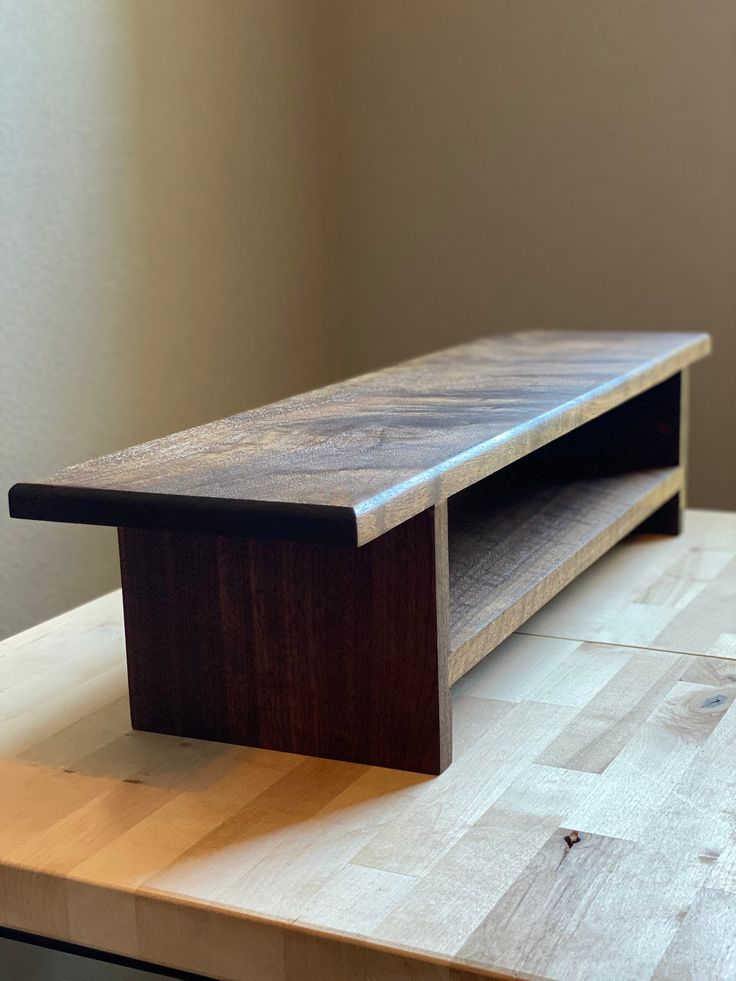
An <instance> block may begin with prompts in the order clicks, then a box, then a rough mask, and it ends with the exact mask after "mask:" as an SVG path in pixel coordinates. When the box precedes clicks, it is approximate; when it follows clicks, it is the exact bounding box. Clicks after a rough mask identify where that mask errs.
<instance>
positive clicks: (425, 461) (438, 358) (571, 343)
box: [10, 331, 710, 545]
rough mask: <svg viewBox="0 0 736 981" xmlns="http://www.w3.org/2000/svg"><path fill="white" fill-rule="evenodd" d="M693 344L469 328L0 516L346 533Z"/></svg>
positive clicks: (675, 336)
mask: <svg viewBox="0 0 736 981" xmlns="http://www.w3.org/2000/svg"><path fill="white" fill-rule="evenodd" d="M709 349H710V341H709V338H708V336H707V335H706V334H686V333H631V332H623V333H602V332H590V333H577V332H562V331H559V332H529V333H519V334H512V335H508V336H501V337H492V338H484V339H481V340H477V341H475V342H473V343H470V344H464V345H461V346H459V347H455V348H451V349H449V350H447V351H441V352H438V353H436V354H431V355H428V356H426V357H423V358H417V359H416V360H413V361H408V362H406V363H404V364H401V365H397V366H395V367H392V368H388V369H384V370H382V371H377V372H374V373H372V374H368V375H363V376H362V377H360V378H355V379H352V380H350V381H346V382H343V383H341V384H337V385H332V386H329V387H327V388H323V389H319V390H317V391H314V392H309V393H307V394H304V395H297V396H295V397H293V398H289V399H285V400H284V401H282V402H277V403H275V404H273V405H267V406H264V407H262V408H259V409H252V410H250V411H248V412H242V413H239V414H237V415H234V416H230V417H229V418H227V419H221V420H218V421H216V422H210V423H207V424H206V425H203V426H198V427H196V428H194V429H189V430H186V431H184V432H180V433H175V434H174V435H171V436H166V437H164V438H162V439H157V440H153V441H152V442H150V443H144V444H142V445H140V446H135V447H132V448H130V449H127V450H122V451H121V452H118V453H112V454H109V455H107V456H103V457H99V458H97V459H95V460H90V461H88V462H87V463H81V464H78V465H76V466H71V467H67V468H65V469H64V470H61V471H60V472H59V473H57V474H55V475H54V476H53V477H50V478H49V479H48V480H44V481H40V482H36V483H23V484H17V485H16V486H15V487H14V488H13V489H12V490H11V494H10V506H11V514H13V515H14V516H15V517H21V518H41V519H46V520H53V521H73V522H81V523H84V524H102V525H116V526H120V527H138V528H168V529H172V530H176V529H185V530H190V531H213V532H219V533H230V534H241V535H248V536H257V537H278V538H287V539H288V538H291V539H305V540H317V541H325V542H329V541H333V542H340V543H343V544H356V545H361V544H363V543H365V542H368V541H370V540H371V539H373V538H375V537H377V536H378V535H380V534H382V533H383V532H385V531H387V530H388V529H389V528H392V527H395V526H396V525H398V524H400V523H401V522H403V521H405V520H407V518H410V517H412V516H413V515H415V514H418V513H419V512H420V511H423V510H424V509H425V508H427V507H430V506H431V505H433V504H436V503H438V502H439V501H443V500H445V499H446V498H448V497H449V496H450V495H452V494H455V493H456V492H458V491H460V490H462V489H463V488H465V487H467V486H469V485H470V484H472V483H475V482H476V481H478V480H480V479H482V478H483V477H485V476H487V475H488V474H490V473H493V472H494V471H496V470H499V469H500V468H501V467H504V466H506V465H507V464H509V463H512V462H513V461H514V460H517V459H519V458H520V457H522V456H524V455H525V454H527V453H529V452H530V451H532V450H534V449H536V448H538V447H540V446H542V445H544V444H545V443H548V442H550V441H551V440H553V439H555V438H556V437H558V436H561V435H563V434H564V433H566V432H569V431H570V430H571V429H574V428H576V427H577V426H579V425H581V424H582V423H584V422H587V421H588V420H589V419H592V418H594V417H596V416H598V415H600V414H601V413H603V412H605V411H606V410H608V409H611V408H613V407H615V406H617V405H619V404H621V403H622V402H624V401H626V400H627V399H629V398H632V397H633V396H635V395H638V394H639V393H641V392H642V391H644V390H645V389H647V388H650V387H652V386H653V385H655V384H657V383H658V382H660V381H663V380H664V379H666V378H668V377H670V376H671V375H673V374H675V373H677V372H678V371H680V370H682V369H683V368H684V367H686V366H687V365H688V364H690V363H691V362H693V361H695V360H697V359H698V358H701V357H703V356H705V355H706V354H707V353H708V351H709Z"/></svg>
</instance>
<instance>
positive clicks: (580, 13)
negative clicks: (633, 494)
mask: <svg viewBox="0 0 736 981" xmlns="http://www.w3.org/2000/svg"><path fill="white" fill-rule="evenodd" d="M332 9H333V14H334V24H333V30H334V38H335V42H334V44H335V62H336V67H337V75H338V77H339V80H340V84H339V98H340V101H339V108H340V115H339V119H340V128H339V132H340V137H341V139H340V149H339V160H340V166H341V176H342V180H341V184H340V187H341V199H340V200H341V205H342V207H341V225H340V236H341V247H340V249H339V250H338V252H337V255H338V256H339V257H340V260H341V266H340V269H339V274H338V277H337V278H338V282H339V283H340V284H341V287H342V294H341V302H342V311H343V313H342V318H341V319H342V322H343V323H345V324H349V327H350V333H349V336H348V337H347V338H346V353H347V361H348V365H349V367H350V369H351V370H363V369H366V368H368V367H371V366H374V365H379V364H383V363H386V362H390V361H392V360H394V359H396V358H401V357H405V356H407V355H412V354H415V353H418V352H420V351H424V350H428V349H432V348H436V347H441V346H444V345H447V344H449V343H453V342H455V341H458V340H462V339H464V338H469V337H474V336H477V335H479V334H484V333H489V332H494V331H504V330H515V329H523V328H529V327H564V328H571V329H591V328H601V329H616V330H618V329H655V330H656V329H662V330H668V329H671V330H680V329H682V330H692V329H695V330H702V329H709V330H711V331H712V332H713V335H714V338H715V342H716V352H717V354H716V356H715V357H714V358H712V359H711V360H710V361H709V362H708V363H706V364H703V365H702V366H700V367H698V368H697V369H696V370H695V371H694V373H693V375H694V377H693V393H692V397H693V413H692V419H693V426H692V433H691V462H692V471H691V487H690V490H691V494H690V498H691V502H692V503H693V504H697V505H701V506H707V507H720V508H736V459H735V458H736V453H735V452H734V434H735V433H736V399H734V398H733V395H732V391H733V378H734V373H735V372H736V108H735V103H734V99H735V98H736V48H735V47H734V37H736V4H734V3H733V0H700V2H693V0H458V2H455V3H447V2H446V0H400V2H399V0H372V2H367V3H365V2H361V0H336V2H335V3H334V5H333V8H332Z"/></svg>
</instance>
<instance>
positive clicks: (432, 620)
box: [10, 331, 710, 773]
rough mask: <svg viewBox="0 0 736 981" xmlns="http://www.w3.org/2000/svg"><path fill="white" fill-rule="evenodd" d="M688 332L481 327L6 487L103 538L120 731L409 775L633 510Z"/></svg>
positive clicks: (679, 480) (688, 358) (684, 358)
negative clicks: (125, 722) (437, 347)
mask: <svg viewBox="0 0 736 981" xmlns="http://www.w3.org/2000/svg"><path fill="white" fill-rule="evenodd" d="M709 350H710V339H709V337H708V335H707V334H682V333H662V332H645V333H639V332H633V331H622V332H617V333H608V332H589V333H586V332H579V333H578V332H567V331H551V332H544V331H532V332H528V333H520V334H512V335H508V336H505V337H501V336H496V337H491V338H481V339H479V340H476V341H473V342H471V343H468V344H463V345H460V346H459V347H455V348H451V349H449V350H447V351H438V352H436V353H434V354H430V355H427V356H426V357H422V358H416V359H414V360H413V361H408V362H406V363H404V364H400V365H396V366H394V367H392V368H387V369H384V370H382V371H376V372H373V373H372V374H369V375H363V376H361V377H360V378H354V379H351V380H349V381H346V382H341V383H340V384H337V385H331V386H329V387H328V388H324V389H320V390H318V391H315V392H307V393H305V394H303V395H297V396H294V397H293V398H289V399H285V400H284V401H282V402H277V403H275V404H274V405H269V406H263V407H261V408H258V409H251V410H249V411H247V412H242V413H239V414H237V415H234V416H230V417H229V418H227V419H220V420H217V421H215V422H211V423H207V424H205V425H202V426H197V427H196V428H194V429H189V430H186V431H185V432H180V433H173V434H172V435H170V436H164V437H162V438H161V439H156V440H153V441H152V442H150V443H145V444H142V445H140V446H134V447H129V448H128V449H127V450H121V451H119V452H117V453H111V454H108V455H107V456H104V457H99V458H97V459H95V460H88V461H87V462H86V463H81V464H76V465H73V466H70V467H66V468H64V469H63V470H61V471H59V472H58V473H56V474H54V475H52V476H51V477H49V478H47V479H46V480H42V481H35V482H32V483H21V484H16V486H15V487H13V488H11V491H10V512H11V514H12V515H13V516H14V517H19V518H34V519H41V520H47V521H69V522H81V523H88V524H99V525H111V526H114V527H117V529H118V541H119V548H120V570H121V581H122V586H123V602H124V609H125V636H126V649H127V663H128V684H129V689H130V701H131V722H132V724H133V728H135V729H141V730H145V731H149V732H160V733H169V734H172V735H177V736H181V737H183V738H186V739H192V738H199V739H207V740H216V741H221V742H229V743H235V744H241V745H246V746H256V747H263V748H267V749H276V750H284V751H287V752H292V753H297V754H299V755H302V756H304V755H308V756H324V757H329V758H332V759H337V760H347V761H350V762H353V763H363V764H371V765H375V764H378V765H381V766H388V767H393V768H395V769H407V770H415V771H417V772H421V773H440V772H442V770H444V769H445V767H447V766H448V764H449V763H450V761H451V759H452V699H451V693H450V685H451V684H452V682H454V681H456V680H457V679H458V678H459V677H460V676H461V675H462V674H464V673H465V672H466V671H468V670H469V669H470V668H471V667H472V666H473V665H474V664H475V663H476V662H477V661H479V660H480V658H482V657H483V656H484V655H485V654H487V653H488V652H489V651H490V650H491V649H492V648H493V647H494V646H495V645H496V644H498V643H499V642H500V641H501V640H502V639H503V638H504V637H506V636H507V635H508V634H509V633H510V632H511V631H512V630H514V629H515V628H516V627H517V626H519V624H521V623H522V622H523V621H524V620H525V619H526V617H528V616H530V615H531V614H532V613H534V612H535V611H536V610H537V609H538V608H539V607H540V606H541V605H542V604H543V603H545V602H546V601H547V600H548V599H550V598H551V597H552V596H553V595H554V594H555V593H556V592H557V591H558V590H560V589H561V588H562V587H563V586H564V585H565V584H566V583H568V582H570V580H571V579H572V578H573V577H574V576H576V575H577V574H578V573H579V572H581V571H582V570H583V569H584V568H585V567H586V566H588V565H590V563H591V562H593V561H594V560H595V559H596V558H597V557H598V556H599V555H601V554H602V553H603V552H604V551H605V550H606V549H607V548H610V546H611V545H613V544H614V543H615V542H616V541H618V540H619V539H620V538H622V537H623V536H624V535H625V534H626V533H627V532H629V531H631V530H632V529H633V528H635V527H636V526H637V525H639V524H640V523H641V522H642V521H644V520H645V519H647V518H649V516H651V518H650V520H649V521H648V523H647V529H648V530H650V531H655V532H660V533H663V534H670V535H672V534H677V533H678V531H679V528H680V512H681V505H682V495H681V488H682V485H683V477H682V472H681V470H680V469H679V468H680V466H681V465H683V464H684V442H683V438H682V434H683V433H684V431H685V429H684V427H683V425H682V420H683V418H684V415H685V412H686V405H687V397H686V395H687V387H686V374H685V372H686V369H687V368H688V366H689V365H690V364H692V363H693V362H694V361H697V360H698V359H699V358H702V357H704V356H705V355H706V354H707V353H708V351H709Z"/></svg>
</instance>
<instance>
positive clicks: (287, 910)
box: [0, 512, 736, 981]
mask: <svg viewBox="0 0 736 981" xmlns="http://www.w3.org/2000/svg"><path fill="white" fill-rule="evenodd" d="M521 629H522V630H523V631H524V632H523V633H521V632H520V633H516V634H514V635H513V636H512V637H510V638H509V639H508V640H507V641H506V642H505V643H504V644H503V645H502V646H501V647H499V648H497V649H496V650H495V651H494V652H493V653H492V654H491V655H490V656H489V657H487V658H486V659H485V660H484V661H482V662H481V663H480V664H478V665H477V666H476V667H475V668H474V669H473V670H472V671H471V672H470V673H469V674H467V675H465V677H464V678H462V680H461V681H460V682H459V683H458V684H457V685H456V686H455V689H454V690H453V698H454V703H455V704H454V730H455V760H454V762H453V764H452V766H451V767H450V768H449V769H448V770H446V771H445V773H443V774H442V775H441V776H439V777H434V778H430V777H422V776H419V775H417V774H412V773H406V772H401V771H398V770H388V769H383V768H379V767H368V766H360V765H357V764H349V763H341V762H334V761H329V760H320V759H314V758H311V759H310V758H305V757H303V756H293V755H289V754H285V753H275V752H267V751H265V750H252V749H248V748H246V747H242V746H229V745H224V744H219V743H214V742H202V741H197V740H187V739H180V738H177V737H174V736H163V735H156V734H153V733H146V732H132V731H131V730H130V724H129V720H128V703H127V694H126V681H125V656H124V645H123V628H122V617H121V609H120V597H119V594H118V593H114V594H111V595H110V596H106V597H103V598H101V599H99V600H96V601H94V602H93V603H90V604H87V605H86V606H83V607H80V608H79V609H77V610H73V611H71V612H70V613H68V614H65V615H64V616H61V617H58V618H57V619H55V620H52V621H49V622H47V623H44V624H41V625H39V626H38V627H35V628H33V629H32V630H29V631H26V632H25V633H23V634H19V635H18V636H17V637H14V638H10V639H8V640H6V641H5V642H3V643H2V644H0V719H1V721H2V724H1V725H0V923H1V924H2V925H4V926H7V927H10V928H14V929H19V930H26V931H30V932H35V933H39V934H43V935H46V936H50V937H55V938H58V939H61V940H66V941H71V942H75V943H78V944H83V945H87V946H91V947H97V948H100V949H103V950H108V951H113V952H115V953H118V954H123V955H127V956H130V957H136V958H140V959H142V960H147V961H151V962H154V963H158V964H162V965H167V966H170V967H172V968H175V969H179V970H190V971H195V972H198V973H202V974H205V975H208V976H211V977H214V978H221V979H228V981H348V979H357V978H360V979H362V981H405V979H411V981H472V977H473V976H476V975H481V976H484V977H504V978H512V977H513V978H525V977H534V978H553V979H562V981H632V979H636V981H640V979H641V981H643V979H648V978H656V979H657V981H665V979H667V981H688V979H692V981H694V979H704V981H705V979H707V981H719V979H722V981H732V979H733V978H734V977H736V835H735V834H734V812H735V811H736V768H734V754H735V753H736V706H735V705H734V695H735V694H736V515H728V514H718V513H713V512H711V513H708V512H688V513H687V514H686V518H685V532H684V534H683V535H682V536H681V537H675V538H670V537H654V536H639V537H634V538H632V539H629V540H628V541H627V542H626V543H624V544H622V545H619V546H617V547H616V548H614V549H613V551H611V552H609V553H608V555H606V556H605V557H604V558H602V559H601V560H600V561H599V562H598V563H597V564H596V565H595V566H594V567H592V568H591V569H590V570H588V572H586V573H584V574H583V575H582V576H581V577H580V578H579V579H578V580H576V582H575V584H574V585H573V586H571V587H570V588H569V589H568V590H566V591H564V592H563V593H561V594H560V595H559V596H558V597H557V598H556V599H555V600H553V601H552V602H551V603H550V604H548V605H547V606H546V607H545V608H544V610H542V611H541V612H540V613H538V614H537V616H535V617H534V619H533V620H531V621H529V622H528V623H527V624H525V625H524V626H523V627H522V628H521ZM574 833H575V834H574ZM576 839H577V840H576ZM568 842H569V843H568Z"/></svg>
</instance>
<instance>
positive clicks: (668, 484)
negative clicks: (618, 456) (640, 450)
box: [449, 467, 682, 684]
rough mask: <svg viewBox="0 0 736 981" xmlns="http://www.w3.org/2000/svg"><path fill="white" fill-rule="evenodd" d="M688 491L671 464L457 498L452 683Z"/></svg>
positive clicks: (452, 526)
mask: <svg viewBox="0 0 736 981" xmlns="http://www.w3.org/2000/svg"><path fill="white" fill-rule="evenodd" d="M681 489H682V469H681V468H680V467H665V468H663V469H660V470H643V471H636V472H634V473H624V474H616V475H612V476H607V477H588V478H585V479H581V480H575V481H571V482H570V483H565V482H560V481H555V482H550V483H544V482H540V483H539V484H532V485H529V484H527V485H525V486H522V487H519V486H518V485H516V486H512V487H511V488H510V487H509V486H508V485H507V484H506V482H505V481H498V482H496V486H495V487H493V488H485V487H482V486H481V487H478V486H476V487H473V488H471V489H469V490H467V491H464V492H463V493H462V494H458V495H457V497H456V498H452V499H451V500H450V511H449V552H450V600H449V603H450V654H449V680H450V684H453V683H454V682H455V681H457V680H458V678H461V677H462V676H463V675H464V674H465V673H466V672H467V671H469V670H470V668H472V667H473V665H474V664H477V663H478V661H480V660H481V659H482V658H483V657H485V655H486V654H487V653H488V652H489V651H490V650H492V649H493V648H494V647H496V646H497V645H498V644H500V643H501V641H502V640H504V639H505V638H506V637H508V636H509V634H511V633H513V631H514V630H516V628H517V627H519V626H520V625H521V624H522V623H524V621H525V620H528V619H529V617H530V616H532V614H534V613H536V612H537V610H538V609H539V608H540V607H541V606H543V605H544V604H545V603H546V602H547V601H548V600H550V599H552V597H553V596H555V595H556V593H558V592H559V591H560V590H561V589H562V588H563V587H564V586H566V585H567V584H568V583H569V582H571V581H572V580H573V579H574V578H575V576H577V575H579V574H580V573H581V572H583V571H584V570H585V569H587V568H588V566H589V565H591V564H592V563H593V562H594V561H595V560H596V559H597V558H600V556H601V555H603V553H604V552H607V551H608V549H609V548H611V547H612V546H613V545H615V544H616V542H618V541H620V540H621V539H622V538H623V537H624V536H625V535H627V534H628V533H629V532H630V531H632V530H633V529H634V528H636V527H637V526H638V525H640V524H641V523H642V521H644V520H645V519H646V518H648V517H649V516H650V515H651V514H652V513H653V512H655V511H656V510H657V509H658V508H659V507H661V506H662V505H663V504H665V503H666V502H667V501H669V500H671V499H672V498H673V497H675V496H676V495H677V494H678V493H679V492H680V490H681ZM509 490H511V491H512V493H506V492H507V491H509Z"/></svg>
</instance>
